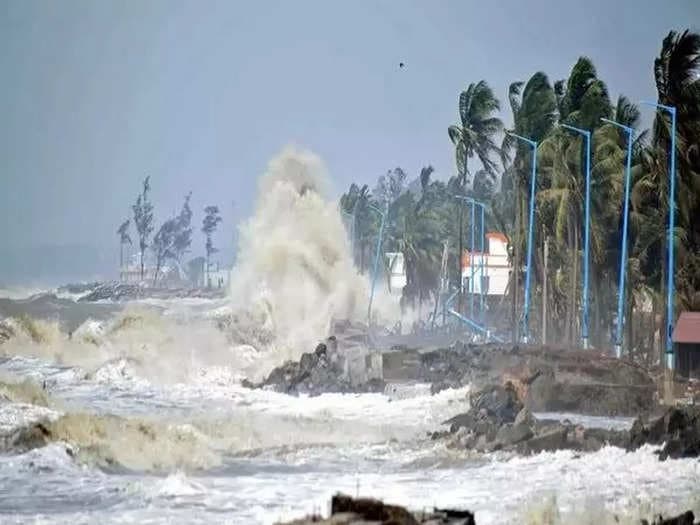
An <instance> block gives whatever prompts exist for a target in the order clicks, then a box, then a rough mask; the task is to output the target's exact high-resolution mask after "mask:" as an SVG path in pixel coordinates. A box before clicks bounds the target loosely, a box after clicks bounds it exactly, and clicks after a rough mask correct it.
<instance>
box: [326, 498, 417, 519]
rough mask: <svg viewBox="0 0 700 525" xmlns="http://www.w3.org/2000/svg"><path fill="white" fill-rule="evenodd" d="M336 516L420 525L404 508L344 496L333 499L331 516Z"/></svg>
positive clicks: (372, 500)
mask: <svg viewBox="0 0 700 525" xmlns="http://www.w3.org/2000/svg"><path fill="white" fill-rule="evenodd" d="M336 514H355V515H357V516H358V517H360V518H362V519H363V520H367V521H376V522H380V523H392V524H395V525H419V521H418V520H417V519H416V518H415V517H414V516H413V514H411V513H410V512H408V511H407V510H406V509H405V508H404V507H399V506H397V505H386V504H384V503H382V502H381V501H379V500H376V499H365V498H359V499H353V498H351V497H350V496H345V495H343V494H336V495H335V496H333V498H332V499H331V516H333V515H336Z"/></svg>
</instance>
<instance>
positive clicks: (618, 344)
mask: <svg viewBox="0 0 700 525" xmlns="http://www.w3.org/2000/svg"><path fill="white" fill-rule="evenodd" d="M600 120H602V121H603V122H607V123H608V124H612V125H613V126H617V127H618V128H620V129H622V130H624V131H625V132H626V133H627V164H626V166H625V200H624V207H623V211H622V246H621V247H620V277H619V279H620V280H619V285H618V287H617V326H616V327H615V332H616V333H615V356H616V357H617V358H618V359H619V358H620V357H621V356H622V334H623V325H624V321H623V320H624V316H623V311H622V306H623V303H624V300H625V275H626V273H627V220H628V216H629V201H630V177H631V173H632V136H633V135H634V129H632V128H630V127H629V126H625V125H624V124H620V123H619V122H615V121H614V120H610V119H607V118H601V119H600Z"/></svg>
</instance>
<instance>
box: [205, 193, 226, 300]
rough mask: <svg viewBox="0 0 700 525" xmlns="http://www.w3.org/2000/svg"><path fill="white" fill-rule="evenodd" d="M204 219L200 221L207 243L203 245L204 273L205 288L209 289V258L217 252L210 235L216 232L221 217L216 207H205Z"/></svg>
mask: <svg viewBox="0 0 700 525" xmlns="http://www.w3.org/2000/svg"><path fill="white" fill-rule="evenodd" d="M204 214H205V215H204V219H203V220H202V233H203V234H204V235H206V237H207V241H206V243H205V245H204V249H205V251H206V254H207V255H206V258H207V261H206V266H205V268H206V273H207V286H208V287H210V288H211V280H210V279H209V270H210V267H211V260H210V259H211V256H212V255H214V254H215V253H216V252H218V251H219V250H218V249H216V248H215V247H214V242H213V241H212V235H214V232H215V231H216V227H217V226H218V225H219V223H220V222H221V220H222V219H221V216H220V215H219V208H218V207H217V206H207V207H206V208H204Z"/></svg>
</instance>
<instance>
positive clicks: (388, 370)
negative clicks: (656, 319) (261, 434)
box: [246, 337, 700, 459]
mask: <svg viewBox="0 0 700 525" xmlns="http://www.w3.org/2000/svg"><path fill="white" fill-rule="evenodd" d="M345 351H346V349H345V348H344V342H343V341H342V340H340V341H339V340H338V339H337V338H336V337H330V338H328V339H327V340H326V341H324V342H322V343H319V344H318V346H317V347H316V349H315V350H314V352H309V353H305V354H303V355H302V356H301V359H300V360H299V361H296V362H293V361H289V362H287V363H285V364H283V365H282V366H280V367H277V368H275V369H274V370H273V371H272V372H271V373H270V374H269V376H268V377H267V378H266V379H265V380H264V381H262V382H261V383H257V384H253V383H246V386H248V387H250V388H270V389H273V390H276V391H279V392H284V393H287V394H291V395H299V394H305V395H312V396H313V395H319V394H323V393H327V392H342V393H346V392H383V391H389V392H391V388H393V387H396V386H397V385H400V384H407V383H408V384H410V383H411V382H413V383H423V384H425V383H428V384H430V386H431V391H432V392H433V393H434V392H438V391H440V390H442V389H444V388H450V387H461V386H466V385H470V386H471V388H472V390H471V392H472V394H471V395H470V399H469V400H468V402H466V403H465V405H466V406H468V407H469V408H468V410H467V411H466V412H464V413H462V414H460V415H458V416H455V417H453V418H452V419H450V420H448V421H446V422H445V425H446V426H447V427H448V428H447V429H445V430H437V429H436V431H435V432H434V433H433V434H431V438H432V439H436V440H437V439H443V440H446V441H447V443H448V446H450V447H453V448H462V449H469V450H475V451H477V452H484V453H488V452H494V451H501V450H502V451H509V452H514V453H518V454H534V453H538V452H543V451H553V450H562V449H569V450H577V451H581V452H590V451H596V450H599V449H600V448H601V447H603V446H606V445H610V446H617V447H621V448H625V449H627V450H633V449H636V448H639V447H640V446H642V445H644V444H653V445H658V446H660V447H662V448H661V449H660V450H659V457H660V459H666V458H669V457H670V458H679V457H697V456H698V455H699V454H700V407H695V406H687V407H671V408H666V409H665V410H664V411H663V412H659V410H660V408H659V406H658V404H657V402H656V398H655V393H656V385H655V383H654V381H653V379H652V377H651V376H650V375H649V374H648V373H647V372H646V371H645V370H643V369H641V368H639V367H637V366H634V365H633V364H631V363H626V362H624V361H620V360H615V359H609V358H606V357H604V356H600V355H596V354H593V353H591V352H589V353H583V352H573V351H568V352H567V351H564V350H558V349H550V348H522V347H518V346H512V347H503V346H500V347H499V346H496V345H481V346H474V345H464V344H461V343H458V344H456V345H454V346H453V347H451V348H447V349H438V350H433V351H429V352H423V353H421V352H418V351H414V350H406V349H397V350H395V351H393V352H385V353H371V352H366V353H365V355H364V358H363V359H361V361H362V362H364V363H365V364H366V365H367V368H368V373H367V374H365V376H363V377H361V380H359V381H358V380H353V376H352V374H350V373H349V368H350V364H349V360H348V358H347V357H346V356H345V355H344V353H345ZM375 358H379V359H378V360H379V362H380V364H379V365H376V366H371V365H372V362H374V361H376V360H377V359H375ZM377 368H378V369H377ZM370 372H371V373H370ZM357 377H360V376H358V375H357V374H356V375H355V379H357ZM535 412H571V413H577V414H586V415H599V416H600V415H604V416H620V415H626V416H635V417H637V419H636V420H635V422H634V424H633V426H632V428H631V429H630V430H609V429H602V428H585V427H583V426H582V425H577V424H574V423H572V422H571V421H567V420H564V421H559V420H556V421H555V420H541V419H537V418H535V417H534V416H533V413H535Z"/></svg>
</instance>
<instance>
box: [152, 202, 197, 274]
mask: <svg viewBox="0 0 700 525" xmlns="http://www.w3.org/2000/svg"><path fill="white" fill-rule="evenodd" d="M191 197H192V193H189V194H188V195H186V196H185V202H184V204H183V205H182V210H180V213H179V215H177V216H176V217H172V218H170V219H168V220H166V221H165V222H164V223H163V224H162V225H161V227H160V228H159V229H158V233H156V235H155V237H154V238H153V245H152V246H151V249H152V250H153V253H154V254H155V257H156V268H155V272H154V274H153V286H155V285H156V284H157V282H158V275H159V274H160V271H161V269H162V267H163V263H164V262H165V261H168V260H169V261H171V262H173V263H174V264H176V265H177V266H178V267H180V263H181V261H182V256H183V255H184V254H185V253H186V252H187V251H188V249H189V247H190V244H192V228H191V227H190V223H191V221H192V210H191V209H190V198H191Z"/></svg>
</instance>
